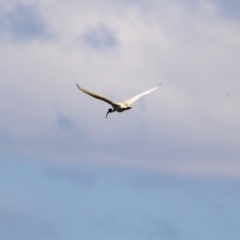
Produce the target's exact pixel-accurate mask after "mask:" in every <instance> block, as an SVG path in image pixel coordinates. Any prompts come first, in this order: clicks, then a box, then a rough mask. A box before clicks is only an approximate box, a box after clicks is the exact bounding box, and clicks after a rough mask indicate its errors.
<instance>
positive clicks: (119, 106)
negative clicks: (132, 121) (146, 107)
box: [77, 84, 161, 118]
mask: <svg viewBox="0 0 240 240" xmlns="http://www.w3.org/2000/svg"><path fill="white" fill-rule="evenodd" d="M160 85H161V84H159V85H157V86H156V87H154V88H152V89H150V90H148V91H146V92H143V93H140V94H138V95H136V96H134V97H131V98H129V99H128V100H126V101H124V102H122V103H114V102H113V101H111V100H109V99H107V98H105V97H102V96H100V95H98V94H95V93H92V92H90V91H88V90H87V89H84V88H82V87H80V86H79V85H78V84H77V87H78V89H79V90H81V91H82V92H84V93H86V94H88V95H90V96H92V97H94V98H97V99H99V100H102V101H104V102H106V103H109V104H110V105H112V107H113V108H109V109H108V112H107V114H106V118H107V116H108V114H109V113H113V112H123V111H125V110H128V109H131V107H129V105H130V104H132V103H133V102H135V101H136V100H137V99H139V98H140V97H142V96H143V95H145V94H148V93H150V92H152V91H154V90H156V89H158V88H159V87H160Z"/></svg>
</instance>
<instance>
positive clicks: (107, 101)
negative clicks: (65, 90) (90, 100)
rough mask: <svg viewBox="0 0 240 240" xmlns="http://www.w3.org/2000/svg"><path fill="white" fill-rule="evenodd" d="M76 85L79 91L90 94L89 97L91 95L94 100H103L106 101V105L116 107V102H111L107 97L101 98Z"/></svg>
mask: <svg viewBox="0 0 240 240" xmlns="http://www.w3.org/2000/svg"><path fill="white" fill-rule="evenodd" d="M76 85H77V87H78V89H79V90H81V91H82V92H84V93H86V94H88V95H90V96H92V97H94V98H97V99H99V100H102V101H104V102H106V103H109V104H110V105H114V102H112V101H111V100H109V99H107V98H105V97H102V96H100V95H98V94H95V93H92V92H90V91H88V90H87V89H84V88H81V87H80V86H79V85H78V84H76Z"/></svg>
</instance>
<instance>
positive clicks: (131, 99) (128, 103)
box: [123, 84, 161, 106]
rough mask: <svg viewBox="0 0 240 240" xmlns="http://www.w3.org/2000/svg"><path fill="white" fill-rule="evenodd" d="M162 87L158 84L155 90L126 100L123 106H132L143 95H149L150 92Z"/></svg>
mask: <svg viewBox="0 0 240 240" xmlns="http://www.w3.org/2000/svg"><path fill="white" fill-rule="evenodd" d="M160 86H161V84H158V85H157V86H156V87H155V88H152V89H150V90H148V91H146V92H143V93H140V94H138V95H136V96H134V97H131V98H129V99H128V100H126V101H125V102H123V104H124V105H125V106H129V105H130V104H132V103H133V102H135V101H136V100H138V99H139V98H140V97H142V96H143V95H146V94H149V93H150V92H152V91H154V90H156V89H158V88H159V87H160Z"/></svg>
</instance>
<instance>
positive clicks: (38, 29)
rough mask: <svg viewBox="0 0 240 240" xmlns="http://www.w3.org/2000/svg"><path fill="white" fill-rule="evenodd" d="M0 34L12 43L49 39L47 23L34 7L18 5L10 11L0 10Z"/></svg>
mask: <svg viewBox="0 0 240 240" xmlns="http://www.w3.org/2000/svg"><path fill="white" fill-rule="evenodd" d="M0 32H1V35H2V36H4V34H7V35H9V36H10V38H11V39H12V40H14V41H20V42H21V41H22V42H29V41H31V40H36V39H49V38H50V37H51V34H50V32H49V29H48V27H47V23H46V22H45V20H44V19H43V18H42V16H41V14H40V12H39V10H38V8H37V7H36V6H35V5H32V6H31V5H28V6H27V5H23V4H18V5H16V6H15V7H14V8H13V9H12V10H4V8H2V9H1V10H0Z"/></svg>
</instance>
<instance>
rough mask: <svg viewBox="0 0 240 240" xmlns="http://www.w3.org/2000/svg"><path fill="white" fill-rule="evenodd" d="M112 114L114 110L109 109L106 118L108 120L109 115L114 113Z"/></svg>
mask: <svg viewBox="0 0 240 240" xmlns="http://www.w3.org/2000/svg"><path fill="white" fill-rule="evenodd" d="M112 112H113V109H111V108H109V109H108V112H107V114H106V118H107V116H108V114H109V113H112Z"/></svg>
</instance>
